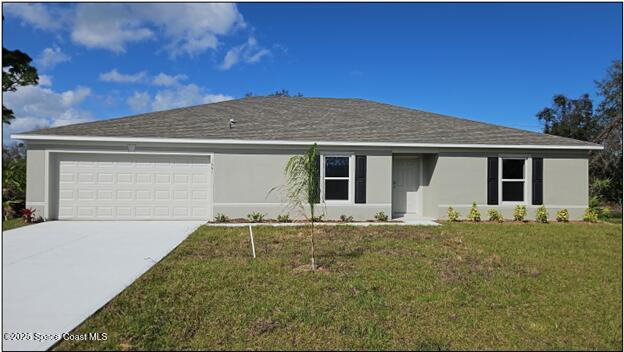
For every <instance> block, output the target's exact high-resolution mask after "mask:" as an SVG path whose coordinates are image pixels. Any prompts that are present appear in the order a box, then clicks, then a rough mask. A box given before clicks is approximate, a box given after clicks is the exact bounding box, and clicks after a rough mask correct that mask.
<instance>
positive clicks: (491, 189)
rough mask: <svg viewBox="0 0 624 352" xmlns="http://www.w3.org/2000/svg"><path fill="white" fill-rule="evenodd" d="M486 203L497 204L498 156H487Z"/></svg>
mask: <svg viewBox="0 0 624 352" xmlns="http://www.w3.org/2000/svg"><path fill="white" fill-rule="evenodd" d="M487 165H488V170H487V203H488V204H489V205H497V204H498V157H492V158H488V164H487Z"/></svg>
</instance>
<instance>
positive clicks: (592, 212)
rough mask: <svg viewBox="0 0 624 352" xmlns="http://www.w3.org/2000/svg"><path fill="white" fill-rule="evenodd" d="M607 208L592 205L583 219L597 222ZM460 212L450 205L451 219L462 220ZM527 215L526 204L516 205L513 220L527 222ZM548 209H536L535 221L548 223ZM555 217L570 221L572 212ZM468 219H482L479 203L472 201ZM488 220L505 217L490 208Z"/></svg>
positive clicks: (496, 220)
mask: <svg viewBox="0 0 624 352" xmlns="http://www.w3.org/2000/svg"><path fill="white" fill-rule="evenodd" d="M604 212H605V209H604V208H601V207H598V206H590V207H589V208H587V209H586V210H585V214H584V215H583V221H585V222H591V223H595V222H598V219H600V218H601V217H602V215H603V214H604ZM460 216H461V215H460V214H459V212H458V211H457V210H455V209H453V207H448V210H447V217H448V220H449V221H453V222H455V221H460ZM526 216H527V208H526V206H524V205H516V207H515V208H514V212H513V221H519V222H525V221H527V219H526ZM548 217H549V214H548V209H546V206H544V205H541V206H540V207H539V208H537V210H536V211H535V222H538V223H542V224H546V223H548V220H549V219H548ZM555 219H556V220H557V222H568V221H570V213H569V212H568V209H561V210H559V211H557V214H556V215H555ZM466 220H468V221H471V222H479V221H481V212H479V209H477V203H476V202H472V207H471V208H470V211H469V212H468V215H467V216H466ZM488 220H489V221H493V222H503V221H504V220H505V219H504V218H503V214H502V213H501V212H500V211H499V210H497V209H488Z"/></svg>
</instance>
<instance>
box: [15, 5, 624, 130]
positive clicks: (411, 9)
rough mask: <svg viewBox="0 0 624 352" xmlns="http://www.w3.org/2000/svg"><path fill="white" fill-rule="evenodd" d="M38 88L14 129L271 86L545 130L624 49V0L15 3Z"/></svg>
mask: <svg viewBox="0 0 624 352" xmlns="http://www.w3.org/2000/svg"><path fill="white" fill-rule="evenodd" d="M3 13H4V16H5V20H4V23H3V29H4V31H3V35H4V37H3V39H4V46H5V47H7V48H9V49H20V50H22V51H25V52H26V53H28V54H29V55H30V56H31V57H33V59H34V64H35V66H36V67H37V68H38V69H39V72H40V75H42V81H41V84H40V85H39V86H38V87H28V88H22V89H20V90H18V92H15V93H9V94H5V95H4V102H5V105H7V106H8V107H10V108H12V109H13V110H14V111H15V113H16V116H17V119H16V120H15V121H14V123H13V124H12V125H11V126H10V127H9V128H6V126H5V133H4V134H3V136H4V138H5V139H6V136H7V133H10V132H20V131H25V130H30V129H34V128H41V127H48V126H57V125H62V124H67V123H75V122H83V121H91V120H97V119H104V118H112V117H119V116H124V115H130V114H134V113H139V112H145V111H153V110H161V109H167V108H173V107H178V106H185V105H195V104H201V103H206V102H214V101H220V100H224V99H231V98H239V97H242V96H244V95H245V93H247V92H253V93H256V94H260V95H264V94H267V93H269V92H271V91H274V90H277V89H282V88H284V89H287V90H289V91H290V92H291V93H297V92H301V93H302V94H304V95H305V96H321V97H358V98H365V99H371V100H376V101H381V102H386V103H391V104H397V105H402V106H407V107H413V108H417V109H422V110H426V111H431V112H438V113H443V114H449V115H454V116H460V117H465V118H471V119H475V120H481V121H486V122H491V123H496V124H501V125H506V126H511V127H518V128H523V129H530V130H540V124H539V122H538V121H537V118H536V117H535V114H536V113H537V112H538V111H539V110H541V109H542V108H544V107H545V106H548V105H549V104H550V101H551V99H552V96H553V95H554V94H559V93H561V94H566V95H569V96H571V97H577V96H579V95H580V94H582V93H586V92H587V93H590V94H592V95H593V94H594V93H595V87H594V80H596V79H600V78H602V77H604V74H605V72H606V69H607V67H608V66H609V64H610V62H611V61H612V60H614V59H621V52H622V16H621V13H622V9H621V4H614V3H611V4H608V3H602V4H458V3H455V4H430V3H426V4H424V3H423V4H248V3H242V4H236V5H232V4H190V5H189V4H133V5H127V4H79V5H74V4H5V5H4V7H3Z"/></svg>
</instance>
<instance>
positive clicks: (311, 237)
mask: <svg viewBox="0 0 624 352" xmlns="http://www.w3.org/2000/svg"><path fill="white" fill-rule="evenodd" d="M310 242H311V244H312V271H316V263H315V262H314V219H313V220H312V231H311V233H310Z"/></svg>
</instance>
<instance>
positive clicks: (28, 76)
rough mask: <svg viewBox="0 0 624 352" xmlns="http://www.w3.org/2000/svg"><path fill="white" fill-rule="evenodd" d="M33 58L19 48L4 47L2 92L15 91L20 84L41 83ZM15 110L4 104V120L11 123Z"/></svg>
mask: <svg viewBox="0 0 624 352" xmlns="http://www.w3.org/2000/svg"><path fill="white" fill-rule="evenodd" d="M31 61H32V59H31V58H30V56H28V55H27V54H25V53H23V52H21V51H19V50H8V49H6V48H4V47H3V48H2V92H3V93H4V92H13V91H15V90H17V87H19V86H27V85H33V84H38V83H39V76H38V75H37V69H36V68H34V67H33V66H31V65H30V62H31ZM13 118H15V116H14V115H13V111H12V110H11V109H9V108H7V107H5V106H4V105H2V122H3V123H7V124H10V123H11V120H12V119H13Z"/></svg>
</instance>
